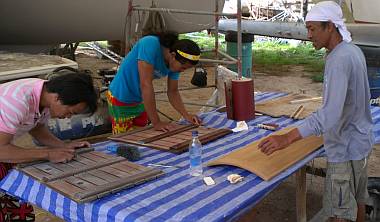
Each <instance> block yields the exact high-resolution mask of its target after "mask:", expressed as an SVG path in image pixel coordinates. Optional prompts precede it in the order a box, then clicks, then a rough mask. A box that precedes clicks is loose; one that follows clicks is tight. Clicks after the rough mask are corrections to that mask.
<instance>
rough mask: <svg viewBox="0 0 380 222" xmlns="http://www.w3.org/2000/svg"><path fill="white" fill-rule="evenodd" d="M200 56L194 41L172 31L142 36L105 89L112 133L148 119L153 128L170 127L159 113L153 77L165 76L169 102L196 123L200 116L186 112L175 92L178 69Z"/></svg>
mask: <svg viewBox="0 0 380 222" xmlns="http://www.w3.org/2000/svg"><path fill="white" fill-rule="evenodd" d="M199 57H200V49H199V47H198V45H197V44H196V43H195V42H193V41H191V40H188V39H181V40H179V39H178V35H177V34H174V33H162V34H160V35H148V36H145V37H143V38H141V39H140V40H139V41H138V42H137V43H136V44H135V46H134V47H133V48H132V50H131V51H130V52H129V53H128V55H127V57H126V58H125V59H124V60H123V62H122V64H121V66H120V68H119V70H118V72H117V74H116V76H115V78H114V79H113V81H112V82H111V84H110V87H109V91H108V92H107V100H108V108H109V112H110V115H111V117H112V131H113V133H114V134H116V133H122V132H126V131H128V130H130V129H133V126H145V125H146V124H147V123H148V118H149V120H150V121H151V123H152V124H153V126H154V128H155V129H157V130H164V131H167V130H170V128H171V126H170V124H169V123H167V122H163V121H161V120H160V118H159V116H158V113H157V108H156V101H155V95H154V89H153V79H158V78H162V77H167V78H168V81H167V83H168V87H167V88H168V92H167V95H168V98H169V102H170V104H171V105H172V106H173V107H174V108H175V109H176V110H177V111H178V112H179V113H180V114H181V115H182V116H183V117H184V118H185V119H186V120H188V121H189V122H191V123H194V124H199V123H200V120H199V118H198V117H197V116H196V115H193V114H190V113H188V112H187V111H186V109H185V106H184V104H183V102H182V99H181V96H180V94H179V91H178V79H179V72H183V71H184V70H186V69H188V68H191V67H194V66H195V65H196V64H197V63H198V61H199Z"/></svg>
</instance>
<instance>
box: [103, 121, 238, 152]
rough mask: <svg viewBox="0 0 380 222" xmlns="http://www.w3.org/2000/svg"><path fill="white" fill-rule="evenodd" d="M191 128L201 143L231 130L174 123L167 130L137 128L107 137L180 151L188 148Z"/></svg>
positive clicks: (160, 148)
mask: <svg viewBox="0 0 380 222" xmlns="http://www.w3.org/2000/svg"><path fill="white" fill-rule="evenodd" d="M192 130H197V131H198V132H199V140H200V141H201V143H202V144H205V143H207V142H210V141H212V140H215V139H218V138H220V137H223V136H225V135H227V134H229V133H231V132H232V131H231V130H230V129H215V128H208V127H203V126H196V125H176V127H175V129H174V130H173V131H169V132H161V131H155V130H154V129H153V128H147V129H146V130H142V129H139V130H138V131H135V132H133V131H131V132H127V133H124V134H117V135H114V136H111V137H109V139H111V140H115V141H119V142H124V143H129V144H134V145H142V146H146V147H151V148H154V149H159V150H164V151H169V152H172V153H182V152H184V151H186V150H187V149H188V146H189V143H190V141H191V138H192V137H191V131H192ZM157 132H159V133H157ZM149 134H151V135H152V136H151V137H148V136H147V135H149ZM142 138H143V139H142Z"/></svg>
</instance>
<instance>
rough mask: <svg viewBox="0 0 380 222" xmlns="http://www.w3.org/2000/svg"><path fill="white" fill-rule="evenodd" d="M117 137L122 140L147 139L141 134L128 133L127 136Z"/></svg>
mask: <svg viewBox="0 0 380 222" xmlns="http://www.w3.org/2000/svg"><path fill="white" fill-rule="evenodd" d="M115 139H119V140H120V139H122V140H131V141H140V140H143V139H145V137H143V136H140V135H138V134H137V135H127V136H124V137H117V138H115Z"/></svg>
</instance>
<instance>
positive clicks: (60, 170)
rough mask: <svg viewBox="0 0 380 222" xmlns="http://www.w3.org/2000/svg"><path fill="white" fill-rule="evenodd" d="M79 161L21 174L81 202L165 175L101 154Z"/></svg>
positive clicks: (38, 167) (42, 165) (34, 168)
mask: <svg viewBox="0 0 380 222" xmlns="http://www.w3.org/2000/svg"><path fill="white" fill-rule="evenodd" d="M82 155H83V156H82ZM76 159H77V160H80V161H81V162H78V161H77V160H75V161H71V162H69V163H65V164H62V163H59V164H54V163H35V164H34V165H29V166H27V167H24V168H21V169H20V171H23V172H24V173H26V174H28V175H30V176H32V177H34V178H36V179H38V180H39V181H41V182H42V183H44V184H46V185H47V186H49V187H51V188H52V189H55V190H56V191H57V192H59V193H61V194H63V195H65V196H67V197H68V198H71V199H73V200H74V201H76V202H78V203H82V202H86V201H91V200H95V199H98V198H100V197H102V196H105V195H108V194H110V193H113V192H116V191H118V190H121V189H123V188H128V187H132V186H136V185H138V184H141V183H144V182H145V181H148V180H152V179H154V178H157V177H158V176H161V175H163V172H162V171H161V170H158V169H152V168H148V167H144V166H142V165H139V164H135V163H132V162H129V161H128V160H126V159H125V158H123V157H118V156H112V155H108V154H105V153H101V152H97V151H91V152H90V153H84V154H79V155H78V156H77V157H76ZM73 163H75V164H73ZM70 164H71V165H70ZM72 165H74V166H78V167H72Z"/></svg>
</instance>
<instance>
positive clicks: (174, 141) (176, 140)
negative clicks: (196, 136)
mask: <svg viewBox="0 0 380 222" xmlns="http://www.w3.org/2000/svg"><path fill="white" fill-rule="evenodd" d="M160 141H165V142H170V143H181V142H183V140H182V139H177V138H174V137H173V136H171V137H166V138H162V139H160Z"/></svg>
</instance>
